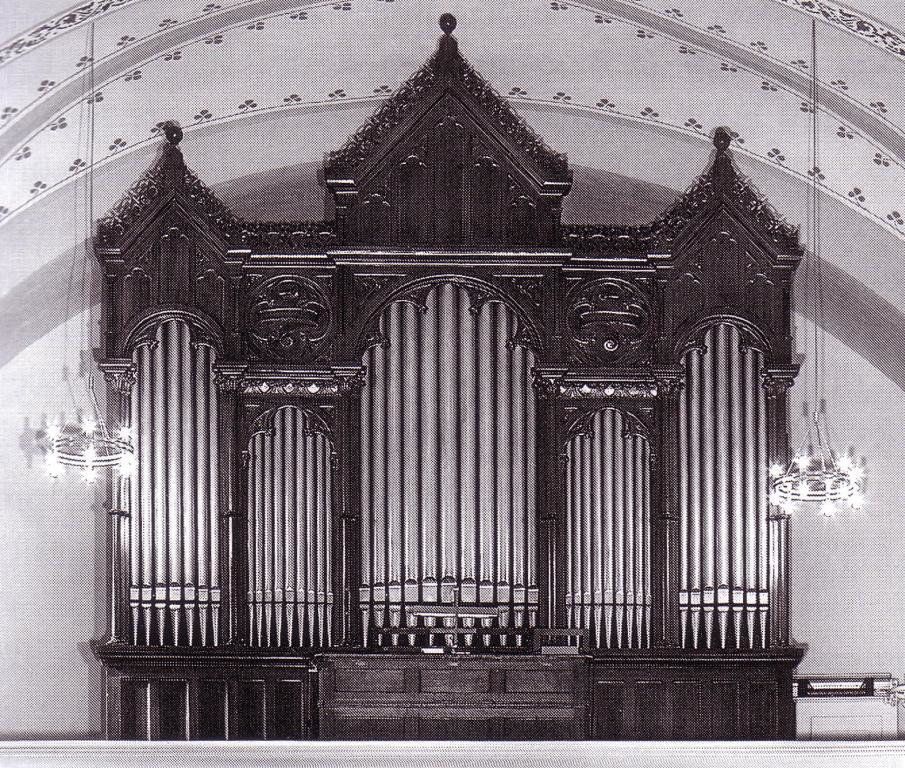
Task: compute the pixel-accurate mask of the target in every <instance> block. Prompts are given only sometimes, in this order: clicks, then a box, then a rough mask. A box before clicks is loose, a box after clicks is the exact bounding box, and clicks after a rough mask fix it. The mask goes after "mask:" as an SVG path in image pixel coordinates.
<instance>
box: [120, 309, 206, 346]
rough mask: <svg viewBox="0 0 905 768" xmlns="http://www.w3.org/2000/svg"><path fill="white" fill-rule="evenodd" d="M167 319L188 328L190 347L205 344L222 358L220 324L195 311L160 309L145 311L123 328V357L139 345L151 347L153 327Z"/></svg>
mask: <svg viewBox="0 0 905 768" xmlns="http://www.w3.org/2000/svg"><path fill="white" fill-rule="evenodd" d="M169 320H178V321H180V322H182V323H185V325H187V326H188V328H189V331H190V334H191V342H192V344H207V345H208V346H210V347H212V348H213V349H214V351H215V352H216V353H217V355H218V356H222V355H223V351H224V347H223V331H222V330H221V328H220V324H219V323H218V322H217V321H216V320H214V318H212V317H211V316H210V315H208V314H206V313H205V312H202V311H201V310H199V309H195V308H189V307H181V306H175V305H173V306H164V307H154V308H153V309H150V310H146V311H145V312H143V313H141V314H140V315H139V316H138V317H137V318H135V319H134V320H133V321H132V323H130V325H129V326H127V327H126V328H125V329H124V332H123V336H122V338H123V342H122V350H123V353H124V354H125V355H127V356H128V355H131V354H132V351H133V350H134V349H135V348H136V347H138V346H140V345H142V344H154V343H155V341H154V334H155V333H156V331H157V328H158V327H159V326H160V325H162V324H163V323H165V322H167V321H169Z"/></svg>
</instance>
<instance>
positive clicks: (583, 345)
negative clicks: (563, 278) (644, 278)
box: [566, 278, 651, 363]
mask: <svg viewBox="0 0 905 768" xmlns="http://www.w3.org/2000/svg"><path fill="white" fill-rule="evenodd" d="M566 319H567V322H568V325H569V330H570V332H571V337H572V341H573V344H574V346H575V349H576V351H577V353H578V354H579V356H580V357H582V358H584V359H586V360H590V361H592V362H601V363H605V362H609V361H611V360H615V359H616V358H618V357H621V356H623V355H624V354H625V353H626V352H628V351H630V350H632V349H634V348H636V347H637V346H638V345H639V344H640V343H641V342H642V341H643V340H644V339H645V338H647V336H648V334H649V332H650V329H651V310H650V305H649V304H648V301H647V299H646V298H645V296H644V295H643V294H642V293H641V291H639V290H638V289H637V288H636V287H635V286H633V285H632V284H631V283H628V282H625V281H623V280H615V279H611V278H603V279H600V280H594V281H592V282H589V283H582V284H580V285H579V286H578V287H577V288H576V289H575V290H574V292H573V294H572V296H571V298H570V301H569V310H568V315H567V318H566Z"/></svg>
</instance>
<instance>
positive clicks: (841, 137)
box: [0, 0, 905, 238]
mask: <svg viewBox="0 0 905 768" xmlns="http://www.w3.org/2000/svg"><path fill="white" fill-rule="evenodd" d="M406 4H407V3H406V2H405V1H404V0H402V2H399V1H397V2H393V3H388V2H386V0H349V2H340V3H337V2H331V3H319V4H299V3H297V2H288V0H278V1H277V2H275V3H274V2H269V3H258V2H252V3H238V4H234V5H222V6H221V5H217V4H213V3H208V4H206V5H204V6H198V7H196V5H197V4H194V5H193V4H190V3H187V2H185V0H181V2H176V3H169V4H168V5H167V11H166V14H167V17H166V18H163V19H161V20H159V21H157V22H156V24H155V23H154V20H155V19H156V16H155V14H153V13H149V12H148V9H147V8H146V7H143V13H142V15H141V16H136V17H135V18H134V19H132V22H133V26H130V27H129V28H128V30H125V28H119V29H116V30H115V31H112V33H111V34H108V35H104V34H103V33H104V29H106V28H107V27H110V28H111V30H113V27H114V26H115V25H114V21H115V20H116V18H117V16H119V15H122V14H126V13H128V12H132V13H135V12H136V11H138V10H139V8H138V7H136V6H137V5H139V4H128V3H119V4H117V3H114V2H110V3H106V4H101V5H99V6H98V8H99V11H102V12H103V13H104V14H106V15H105V16H104V18H103V19H102V21H103V27H104V29H99V35H100V36H99V37H98V44H97V53H96V57H97V60H96V62H95V67H96V74H95V76H96V81H97V83H98V85H97V88H96V90H95V93H94V94H93V95H92V94H89V95H88V98H89V99H90V100H93V101H94V102H95V104H96V107H97V115H98V141H97V145H96V146H95V157H96V158H98V159H97V162H98V163H99V164H104V163H107V162H110V161H111V160H112V159H114V158H117V157H118V156H121V155H122V154H124V153H126V152H130V151H133V150H134V149H136V148H138V147H142V146H146V145H147V144H148V143H149V142H152V141H155V140H156V139H157V138H159V136H160V130H161V125H162V123H163V121H164V119H167V118H175V119H176V120H177V121H178V122H179V123H180V124H181V125H182V126H183V128H184V129H186V130H187V131H190V130H192V129H193V128H197V127H199V126H202V125H204V124H206V123H211V122H224V121H231V120H237V119H242V118H244V117H248V116H250V115H253V114H259V113H262V112H274V111H281V110H284V111H293V110H299V109H303V108H311V107H312V106H322V107H323V106H326V105H328V104H331V103H338V102H341V101H344V102H353V101H354V102H361V103H377V102H379V101H380V100H382V99H383V98H385V97H386V96H387V95H388V94H389V93H391V92H392V91H393V90H394V89H395V87H396V86H398V84H399V80H398V79H397V80H396V81H395V82H393V81H389V82H388V81H387V80H388V78H384V79H383V80H381V79H379V78H378V77H373V78H369V77H368V74H369V73H366V72H361V71H356V72H355V76H354V77H350V76H349V75H348V74H346V75H345V79H346V80H347V82H342V83H341V85H339V86H337V85H335V84H334V83H333V82H331V83H330V86H328V88H329V90H321V88H322V87H323V86H321V88H318V85H320V80H319V79H318V78H309V79H308V81H307V82H302V83H298V87H295V88H293V89H292V90H291V92H288V93H287V92H284V91H287V90H288V89H286V88H285V86H284V83H285V78H283V77H276V78H272V79H271V82H263V81H262V78H260V77H258V78H256V80H257V82H256V83H255V86H256V87H255V88H254V89H253V90H250V91H248V92H247V93H245V94H243V93H241V92H238V91H237V92H236V96H237V98H235V99H234V102H235V103H232V104H230V103H228V102H226V101H225V100H224V98H223V96H222V95H220V94H217V95H216V98H217V100H218V101H219V103H216V102H215V101H214V94H213V93H211V94H209V95H208V97H207V100H205V94H204V89H203V88H199V93H198V101H197V103H196V104H189V103H184V104H183V106H182V107H181V109H180V111H181V112H182V114H166V113H165V112H164V110H163V109H162V110H161V113H159V115H158V116H159V118H160V119H159V120H157V121H150V120H149V121H147V122H146V123H145V124H141V123H140V122H138V121H137V120H135V121H130V120H128V119H126V120H123V112H132V111H133V110H132V109H131V108H130V107H129V105H132V104H135V103H141V102H147V103H154V101H160V98H159V97H158V98H157V99H155V93H161V94H165V93H166V91H167V82H168V81H169V80H172V79H173V78H174V76H175V77H179V76H180V74H181V73H185V72H187V71H191V70H192V69H194V68H197V69H199V70H203V71H215V70H217V69H218V68H219V67H220V66H221V62H223V61H224V60H227V61H228V60H229V59H230V58H231V57H230V56H228V54H229V51H230V50H234V51H241V50H253V49H255V48H256V47H261V46H264V47H271V46H272V48H273V49H274V50H280V49H281V48H282V49H294V46H293V45H292V44H291V41H294V42H295V43H296V44H297V45H298V46H302V45H304V46H305V47H308V48H310V49H312V51H313V52H317V51H318V50H320V51H322V52H323V58H324V59H326V58H327V57H328V56H329V50H330V43H331V42H332V41H334V40H336V39H339V40H343V39H350V38H351V36H350V35H348V34H344V32H345V31H346V27H348V25H349V24H350V23H353V24H354V16H355V13H354V12H353V9H354V8H357V7H362V8H366V9H367V11H368V12H370V13H374V12H375V10H376V12H379V13H381V14H382V15H385V16H394V17H395V18H397V19H401V13H402V12H404V11H403V6H404V5H406ZM798 5H800V6H801V8H805V7H807V8H810V9H811V10H813V8H814V7H816V6H814V5H813V4H812V3H809V2H808V0H801V2H800V3H799V4H798ZM798 5H796V7H798ZM265 6H266V14H265V15H264V16H262V15H261V14H262V11H264V10H265ZM281 6H282V10H280V8H281ZM525 6H526V10H529V9H530V11H531V12H532V13H541V14H543V15H544V19H543V21H544V23H546V24H548V25H549V26H550V27H551V31H557V30H561V33H562V34H561V39H563V40H568V39H569V38H570V37H572V38H574V37H575V36H576V35H577V34H581V35H582V36H587V35H592V36H593V37H594V38H600V36H601V35H602V36H603V37H604V39H602V40H601V39H595V40H594V42H595V45H605V46H606V50H607V51H609V55H610V56H613V57H614V58H615V57H616V56H617V53H618V51H621V50H625V53H624V54H623V58H624V59H625V58H628V57H636V58H637V59H638V66H637V68H636V70H635V71H638V72H645V71H647V72H656V71H657V70H658V69H660V70H663V71H662V72H661V73H660V74H661V75H667V77H666V80H667V81H668V80H670V79H671V80H673V81H674V82H676V84H677V85H681V84H682V80H683V79H686V80H687V74H686V75H685V76H684V78H683V76H682V74H681V73H683V72H685V73H687V72H689V71H693V72H699V73H701V74H702V75H706V76H707V77H708V78H709V81H710V82H713V83H714V86H715V87H716V88H717V89H719V90H721V91H725V90H732V91H735V92H736V93H737V94H747V99H745V100H744V101H746V102H747V105H748V106H747V112H748V114H746V113H745V111H746V106H745V103H744V101H743V100H741V99H738V97H736V101H737V103H736V104H734V105H733V106H734V107H736V110H735V111H736V114H738V118H739V119H738V121H737V122H736V121H734V122H733V124H735V125H740V124H751V125H756V124H757V123H758V121H759V120H761V121H762V118H760V117H759V116H758V114H757V113H758V112H761V111H764V110H765V108H768V109H769V112H771V113H772V114H775V115H779V114H781V115H783V116H784V117H783V119H782V121H781V125H779V126H777V127H776V128H775V129H774V131H772V132H770V131H764V132H758V133H757V134H754V133H752V134H751V135H750V136H739V135H736V136H735V137H734V138H735V142H736V146H737V147H738V148H740V149H741V150H742V151H743V152H745V153H746V154H748V155H750V156H752V157H756V158H758V159H760V160H762V161H763V162H766V163H770V164H773V165H776V166H779V167H780V168H782V169H783V170H784V172H786V173H789V174H791V175H793V176H796V177H797V178H799V179H801V180H804V181H806V180H807V179H808V178H810V176H811V175H814V174H816V175H817V179H818V181H819V182H820V184H821V186H822V188H823V189H824V191H825V192H827V193H828V194H831V195H834V196H835V197H837V198H839V199H841V200H842V201H844V202H846V203H847V204H848V205H850V206H851V207H852V208H854V209H856V210H857V211H858V212H859V213H860V214H862V215H865V216H868V217H870V218H872V219H873V220H875V221H877V222H878V223H879V224H881V225H882V226H884V227H886V228H887V229H889V230H890V231H894V232H896V233H897V234H898V235H900V236H902V237H903V238H905V210H903V209H905V201H902V199H901V197H902V195H901V190H902V189H905V137H903V133H902V131H901V129H899V128H898V127H897V126H895V125H894V124H893V123H892V121H891V120H890V119H889V113H890V105H893V104H896V102H897V100H896V99H895V98H894V96H893V94H894V92H895V91H894V90H890V91H888V92H887V91H883V92H881V95H880V96H872V95H870V94H867V93H857V92H856V90H855V82H854V81H852V80H851V79H849V80H845V79H841V78H837V79H833V80H831V81H830V82H823V84H822V88H823V90H824V93H822V94H821V101H822V103H823V104H825V105H826V106H825V107H824V108H822V112H823V114H822V115H821V118H822V120H821V124H822V125H821V145H822V146H823V147H824V148H825V151H824V155H825V156H829V157H835V158H838V159H844V162H841V163H834V164H833V167H826V168H819V169H815V168H812V167H810V166H809V164H808V162H807V157H806V155H807V153H806V149H805V146H804V144H805V142H803V141H801V142H796V143H797V144H798V146H795V145H793V144H790V141H792V142H794V140H795V138H796V137H801V136H804V135H806V133H805V132H806V128H807V120H808V118H809V111H810V106H809V104H808V102H807V90H808V73H807V69H808V63H807V61H805V58H806V56H804V58H802V56H803V54H802V51H801V49H800V47H799V48H793V47H789V46H788V44H786V48H787V50H785V51H782V50H776V49H777V47H782V45H783V41H782V38H781V36H780V37H779V38H778V39H777V40H770V41H769V42H766V41H764V40H762V39H756V40H752V41H750V42H749V43H747V44H745V43H744V38H740V39H735V40H734V39H732V37H731V36H730V33H729V31H727V28H726V27H724V26H722V25H718V24H709V25H707V26H703V25H704V24H705V22H706V19H705V18H703V17H702V16H701V12H700V10H699V9H697V8H696V7H695V6H692V7H690V8H689V9H686V10H681V9H679V8H670V9H665V10H654V9H653V8H646V7H644V5H643V4H641V3H622V2H620V1H619V0H609V1H608V2H600V3H596V4H593V5H590V4H589V5H578V4H567V3H559V2H552V3H538V2H527V3H525ZM177 7H178V8H177ZM300 8H305V9H306V10H299V9H300ZM820 8H821V11H820V12H821V14H822V16H824V17H825V18H828V19H832V17H833V9H832V8H831V7H830V6H827V5H821V6H820ZM177 10H179V11H180V12H179V13H177ZM837 10H838V9H837ZM182 11H185V13H182ZM361 12H364V11H361ZM82 15H84V8H81V9H79V12H73V14H71V15H70V16H71V18H72V19H75V18H76V17H78V18H81V16H82ZM157 15H160V14H157ZM344 16H345V17H346V18H347V19H349V21H346V20H345V19H343V18H342V17H344ZM338 17H339V20H338ZM67 18H70V17H67ZM180 18H181V19H183V20H181V21H180ZM82 21H83V20H82ZM124 21H125V19H124ZM640 22H645V23H647V24H648V25H649V26H639V23H640ZM79 23H81V22H78V21H75V22H74V23H73V24H72V26H71V28H75V27H77V26H78V25H79ZM865 23H866V22H865ZM50 26H51V27H53V25H52V24H51V25H50ZM855 26H857V27H858V28H859V29H860V28H861V26H862V25H861V24H856V25H855ZM579 27H580V29H579ZM592 30H593V31H592ZM117 31H128V34H122V35H120V36H119V37H118V38H117V37H116V32H117ZM48 34H50V33H49V32H48ZM59 34H62V31H61V32H60V33H59ZM62 36H63V37H70V38H71V37H79V36H71V35H70V36H67V35H62ZM315 36H317V37H319V38H320V39H319V40H315V39H312V38H314V37H315ZM749 36H750V35H749ZM663 37H665V38H666V41H665V44H664V41H663V39H662V38H663ZM761 37H765V35H761ZM47 39H48V44H50V41H51V40H52V38H47ZM74 42H79V41H74ZM478 42H479V40H472V41H470V42H469V45H471V46H473V47H474V46H475V45H476V43H478ZM481 42H483V43H484V45H485V47H486V45H487V41H481ZM287 43H289V44H287ZM333 48H334V49H335V43H333ZM47 52H48V53H49V52H50V51H49V50H48V51H47ZM77 53H81V54H82V55H81V56H79V57H78V58H77V59H75V60H74V61H71V62H70V63H69V64H68V65H67V64H66V60H65V59H64V58H62V57H59V56H53V57H50V58H48V62H49V63H48V66H51V62H52V66H53V67H58V68H59V69H60V71H59V72H56V71H54V72H50V71H49V70H48V71H47V72H37V73H33V75H32V79H34V80H35V81H36V82H34V83H32V85H33V86H34V90H33V95H32V100H31V101H30V102H27V103H21V105H20V106H16V105H13V104H6V105H4V106H3V107H2V108H0V119H2V122H3V123H4V124H3V125H2V128H0V188H2V189H3V190H4V193H3V196H2V199H0V226H2V223H3V219H4V218H7V217H9V216H11V215H13V214H15V213H17V212H19V211H21V210H24V209H26V208H27V207H28V206H30V205H32V204H33V203H34V201H35V200H38V199H40V198H42V197H43V196H46V195H48V194H51V193H52V192H53V191H54V190H56V189H59V188H61V187H64V186H65V185H66V184H67V183H69V182H71V181H73V180H75V179H76V178H78V177H79V176H80V175H81V174H84V173H85V172H86V167H87V163H86V160H85V158H84V157H83V156H82V155H84V154H87V153H86V152H85V151H84V149H82V151H80V152H76V151H75V150H76V149H77V147H73V145H75V144H77V142H76V141H75V140H74V138H73V137H72V134H73V133H75V132H76V131H78V126H79V125H80V119H81V116H82V115H83V112H84V106H85V98H84V97H85V92H86V90H87V89H86V77H85V73H86V64H87V57H86V56H85V55H84V53H85V51H84V50H81V49H79V48H78V46H76V48H75V50H73V52H72V55H73V57H75V54H77ZM287 53H290V51H288V50H287ZM878 54H879V52H878ZM796 55H797V56H798V58H792V57H794V56H796ZM290 56H291V54H290ZM312 58H317V57H316V56H312V55H310V54H309V55H308V56H306V57H305V59H306V60H308V61H310V60H311V59H312ZM645 59H650V66H649V67H645V66H643V64H644V60H645ZM283 60H284V61H288V60H292V59H291V57H283ZM691 61H693V62H694V63H693V64H692V63H690V62H691ZM15 63H16V62H15V61H12V62H10V61H7V63H6V64H5V65H4V67H0V73H2V71H3V69H4V68H6V67H7V66H12V65H14V64H15ZM825 68H826V67H825ZM892 69H896V68H892ZM670 70H673V71H674V72H675V74H674V75H673V76H672V77H671V78H670V77H669V74H670V72H669V71H670ZM374 71H375V74H379V73H380V70H379V68H377V67H375V68H374ZM896 71H897V72H898V69H896ZM337 74H339V73H337ZM38 75H41V77H40V80H38V79H37V77H38ZM397 77H398V74H397ZM568 79H569V78H562V79H561V80H560V81H559V83H556V82H552V83H545V84H544V87H543V88H541V87H539V84H538V83H531V82H529V81H528V79H527V78H522V79H520V80H519V81H517V82H512V84H511V85H510V87H509V89H508V92H507V93H506V95H507V97H508V98H509V99H510V100H512V101H513V102H515V103H526V104H532V105H535V106H537V105H545V106H547V107H553V108H559V109H561V110H564V111H572V110H575V111H591V112H595V113H598V114H600V115H603V116H604V117H605V118H607V119H612V120H616V119H623V120H630V121H636V122H646V123H651V124H655V125H658V126H662V127H663V128H665V129H667V130H668V131H673V132H679V133H684V134H691V135H698V136H700V138H701V139H702V140H706V137H707V136H708V135H709V134H710V133H711V132H712V130H713V128H714V127H715V126H716V125H721V124H723V123H725V122H726V120H724V119H721V118H723V117H725V112H726V111H727V109H726V107H727V105H726V104H725V103H721V102H720V100H718V99H717V100H709V101H708V100H700V101H697V102H696V103H695V106H694V109H693V114H691V115H689V114H688V113H689V112H690V111H692V108H690V107H689V104H688V101H687V97H688V94H687V93H683V92H682V89H681V88H676V89H675V90H674V91H673V92H671V93H665V92H663V91H662V89H660V93H658V94H657V96H658V98H656V99H655V98H652V97H651V96H646V97H645V98H644V99H641V100H639V98H638V97H639V96H640V95H641V94H645V93H646V92H649V91H650V90H654V89H638V93H637V94H632V93H626V92H625V89H621V88H620V91H621V92H617V91H616V90H610V89H604V88H602V87H601V83H600V82H599V81H597V80H596V79H594V80H590V79H589V78H587V77H585V78H581V80H580V81H577V82H574V83H572V84H570V83H568ZM865 80H866V81H867V83H868V84H869V87H870V88H877V87H879V86H882V83H879V82H878V79H877V78H865ZM17 82H18V81H17ZM238 84H239V83H238V82H237V85H238ZM499 85H502V84H500V83H498V86H499ZM557 85H558V86H559V87H558V88H557ZM898 85H899V83H898V82H896V83H895V84H894V86H893V88H898ZM877 92H878V93H879V91H877ZM881 96H882V98H881ZM867 99H870V101H869V102H866V100H867ZM898 101H900V100H898ZM897 108H899V105H898V104H896V107H895V108H894V109H897ZM164 109H166V108H164ZM139 114H141V113H139ZM145 114H147V113H145ZM3 118H5V119H3ZM130 122H132V125H129V123H130ZM903 122H905V121H903ZM148 123H150V124H148ZM783 129H784V130H783ZM776 133H779V134H780V135H778V136H777V135H771V134H776ZM61 144H68V145H69V147H70V148H71V151H70V153H69V154H75V156H71V157H69V156H67V155H66V154H65V153H64V152H62V151H61V149H60V148H61Z"/></svg>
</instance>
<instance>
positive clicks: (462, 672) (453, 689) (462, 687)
mask: <svg viewBox="0 0 905 768" xmlns="http://www.w3.org/2000/svg"><path fill="white" fill-rule="evenodd" d="M420 682H421V684H420V689H421V691H422V692H423V693H487V692H488V691H489V690H490V672H489V671H488V670H484V669H423V670H421V673H420Z"/></svg>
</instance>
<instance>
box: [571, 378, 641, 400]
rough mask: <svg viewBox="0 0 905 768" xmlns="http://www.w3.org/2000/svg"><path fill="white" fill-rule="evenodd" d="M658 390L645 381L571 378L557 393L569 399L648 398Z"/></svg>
mask: <svg viewBox="0 0 905 768" xmlns="http://www.w3.org/2000/svg"><path fill="white" fill-rule="evenodd" d="M657 392H658V390H657V387H656V386H652V385H651V384H649V383H645V382H634V383H632V382H624V381H606V380H603V381H581V380H576V381H571V380H570V381H568V382H563V383H561V384H560V385H559V389H558V391H557V393H556V394H558V395H560V396H561V397H565V398H569V399H580V398H589V399H605V398H613V399H619V398H633V399H639V398H640V399H647V398H653V397H656V396H657Z"/></svg>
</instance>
